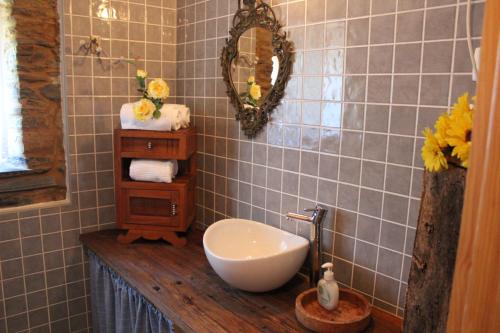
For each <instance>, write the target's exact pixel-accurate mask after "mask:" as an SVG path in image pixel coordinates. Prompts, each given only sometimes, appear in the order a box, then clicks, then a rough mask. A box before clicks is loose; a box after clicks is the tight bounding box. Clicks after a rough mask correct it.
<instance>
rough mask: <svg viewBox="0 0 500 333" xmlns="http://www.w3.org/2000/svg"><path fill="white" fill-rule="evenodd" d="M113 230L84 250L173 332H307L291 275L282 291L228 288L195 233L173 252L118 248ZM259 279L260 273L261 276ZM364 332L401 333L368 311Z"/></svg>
mask: <svg viewBox="0 0 500 333" xmlns="http://www.w3.org/2000/svg"><path fill="white" fill-rule="evenodd" d="M119 233H120V232H119V231H117V230H105V231H99V232H93V233H88V234H83V235H81V236H80V239H81V241H82V243H83V244H84V246H85V247H87V248H89V249H90V250H92V251H93V252H95V253H96V254H97V255H98V256H99V258H101V260H102V261H104V262H105V263H106V264H107V265H109V267H110V268H112V269H113V270H114V271H115V272H116V273H118V274H119V275H120V276H121V277H122V278H123V279H124V280H125V281H127V282H128V283H129V284H130V285H131V286H132V287H134V288H136V289H137V291H138V292H140V293H141V294H142V295H143V296H144V297H146V298H147V299H148V300H149V301H150V302H151V303H152V304H153V305H155V306H156V307H157V308H158V310H160V311H161V312H162V313H163V314H164V315H165V316H166V317H167V318H170V319H171V320H172V321H173V322H174V323H175V325H176V328H178V330H179V329H180V330H179V331H184V332H245V333H247V332H248V333H249V332H307V331H308V330H307V329H305V328H304V327H302V326H301V324H300V323H299V322H298V321H297V319H296V318H295V312H294V311H295V310H294V305H295V298H296V297H297V295H299V294H300V293H301V292H302V291H304V290H305V289H307V287H308V286H307V284H306V282H305V280H304V279H302V278H301V277H300V276H296V277H295V278H294V279H292V281H290V282H289V283H287V284H286V285H285V286H284V287H282V288H280V289H278V290H275V291H272V292H268V293H262V294H252V293H248V292H244V291H241V290H237V289H233V288H231V287H230V286H229V285H227V284H226V283H225V282H224V281H222V280H221V279H220V278H219V277H218V276H217V275H216V273H215V272H214V271H213V269H212V267H211V266H210V264H209V263H208V261H207V259H206V257H205V253H204V251H203V246H202V245H201V233H198V232H192V233H191V235H189V236H188V239H189V241H188V244H187V245H186V246H185V247H182V248H175V247H173V246H171V245H168V244H166V243H164V242H136V243H133V244H121V243H119V242H118V241H117V240H116V238H117V236H118V235H119ZM263 274H265V272H263ZM372 314H373V319H374V320H373V321H372V324H371V326H370V328H369V329H368V330H367V331H366V332H371V333H393V332H394V333H396V332H401V319H399V318H397V317H395V316H392V315H390V314H387V313H385V312H383V311H381V310H378V309H375V308H374V309H373V313H372Z"/></svg>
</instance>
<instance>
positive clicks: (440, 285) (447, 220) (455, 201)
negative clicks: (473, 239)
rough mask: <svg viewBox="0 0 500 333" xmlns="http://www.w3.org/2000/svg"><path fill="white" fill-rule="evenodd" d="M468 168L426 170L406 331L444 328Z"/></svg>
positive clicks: (452, 167) (438, 330)
mask: <svg viewBox="0 0 500 333" xmlns="http://www.w3.org/2000/svg"><path fill="white" fill-rule="evenodd" d="M465 176H466V170H465V169H463V168H460V167H457V166H454V165H451V164H450V165H449V169H448V170H445V171H442V172H439V173H431V172H427V171H426V172H425V174H424V189H423V193H422V201H421V206H420V213H419V218H418V225H417V233H416V237H415V244H414V248H413V258H412V263H411V268H410V276H409V280H408V292H407V295H406V311H405V314H406V317H405V320H404V332H407V333H414V332H419V333H425V332H433V333H436V332H445V331H446V321H447V317H448V308H449V300H450V293H451V286H452V280H453V271H454V267H455V258H456V253H457V246H458V236H459V232H460V220H461V215H462V207H463V200H464V188H465Z"/></svg>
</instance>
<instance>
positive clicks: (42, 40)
mask: <svg viewBox="0 0 500 333" xmlns="http://www.w3.org/2000/svg"><path fill="white" fill-rule="evenodd" d="M57 3H58V1H15V0H0V208H12V207H17V206H30V208H32V205H35V204H40V203H46V202H54V201H62V200H65V199H66V198H67V186H66V183H67V173H66V169H67V168H66V154H65V149H64V131H63V128H64V126H63V108H62V106H63V103H62V98H61V96H62V94H61V92H62V89H61V82H62V76H61V47H60V36H59V34H60V24H59V12H58V8H57Z"/></svg>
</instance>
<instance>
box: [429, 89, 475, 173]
mask: <svg viewBox="0 0 500 333" xmlns="http://www.w3.org/2000/svg"><path fill="white" fill-rule="evenodd" d="M472 115H473V107H471V105H470V104H469V94H468V93H465V94H463V95H462V96H460V97H459V98H458V101H457V103H455V105H454V106H453V109H452V110H451V112H450V114H448V113H444V114H442V115H441V116H440V117H439V118H438V120H437V121H436V123H435V124H434V128H435V130H436V132H435V133H433V132H432V130H431V129H430V128H426V129H425V130H424V132H423V134H424V136H425V142H424V146H423V147H422V159H423V160H424V165H425V168H426V169H427V170H429V171H431V172H437V171H440V170H441V169H448V161H449V160H450V161H453V158H455V159H456V161H457V162H458V163H459V164H460V165H461V166H462V167H464V168H467V167H468V166H469V154H470V149H471V146H472Z"/></svg>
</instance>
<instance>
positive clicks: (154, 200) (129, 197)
mask: <svg viewBox="0 0 500 333" xmlns="http://www.w3.org/2000/svg"><path fill="white" fill-rule="evenodd" d="M122 200H123V203H124V205H123V207H122V209H123V210H124V212H123V213H124V214H123V216H125V223H129V224H140V225H157V226H166V227H177V226H179V225H180V218H179V211H178V209H179V192H178V191H163V190H162V191H160V190H139V189H127V190H123V191H122Z"/></svg>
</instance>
